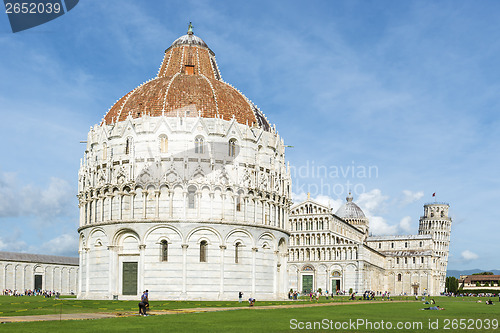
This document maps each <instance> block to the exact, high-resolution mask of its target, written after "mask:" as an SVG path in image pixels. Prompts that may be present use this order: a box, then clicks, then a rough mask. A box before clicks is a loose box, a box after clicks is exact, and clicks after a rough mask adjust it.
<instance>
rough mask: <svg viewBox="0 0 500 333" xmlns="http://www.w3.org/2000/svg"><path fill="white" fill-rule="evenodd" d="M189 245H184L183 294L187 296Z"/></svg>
mask: <svg viewBox="0 0 500 333" xmlns="http://www.w3.org/2000/svg"><path fill="white" fill-rule="evenodd" d="M188 247H189V245H188V244H182V294H183V295H184V296H186V282H187V281H186V280H187V249H188Z"/></svg>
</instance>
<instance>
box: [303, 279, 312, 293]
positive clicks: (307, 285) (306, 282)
mask: <svg viewBox="0 0 500 333" xmlns="http://www.w3.org/2000/svg"><path fill="white" fill-rule="evenodd" d="M312 289H313V276H312V275H302V292H303V293H309V292H311V291H312Z"/></svg>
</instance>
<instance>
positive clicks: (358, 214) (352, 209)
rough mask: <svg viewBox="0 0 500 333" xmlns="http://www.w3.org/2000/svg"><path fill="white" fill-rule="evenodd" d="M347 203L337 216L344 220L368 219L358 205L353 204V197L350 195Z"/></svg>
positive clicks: (338, 211)
mask: <svg viewBox="0 0 500 333" xmlns="http://www.w3.org/2000/svg"><path fill="white" fill-rule="evenodd" d="M346 201H347V202H346V203H345V204H344V205H343V206H341V207H340V208H339V209H338V210H337V212H336V213H335V215H337V216H338V217H340V218H343V219H364V218H366V216H365V213H363V211H362V210H361V208H359V206H358V205H356V204H355V203H354V202H352V195H351V193H349V195H348V196H347V198H346Z"/></svg>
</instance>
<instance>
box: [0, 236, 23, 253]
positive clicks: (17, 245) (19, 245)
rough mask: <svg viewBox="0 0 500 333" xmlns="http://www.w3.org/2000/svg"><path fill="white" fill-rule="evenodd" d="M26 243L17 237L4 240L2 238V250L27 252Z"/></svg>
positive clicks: (0, 248)
mask: <svg viewBox="0 0 500 333" xmlns="http://www.w3.org/2000/svg"><path fill="white" fill-rule="evenodd" d="M26 248H27V245H26V242H24V241H21V240H18V239H17V237H10V238H7V239H4V238H3V237H0V250H1V251H9V252H26Z"/></svg>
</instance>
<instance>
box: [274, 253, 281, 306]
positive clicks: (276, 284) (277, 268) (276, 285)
mask: <svg viewBox="0 0 500 333" xmlns="http://www.w3.org/2000/svg"><path fill="white" fill-rule="evenodd" d="M279 253H280V252H279V251H274V257H273V293H274V296H275V297H276V296H278V294H279V282H278V273H279V271H280V266H281V264H280V262H279V258H278V256H279Z"/></svg>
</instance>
